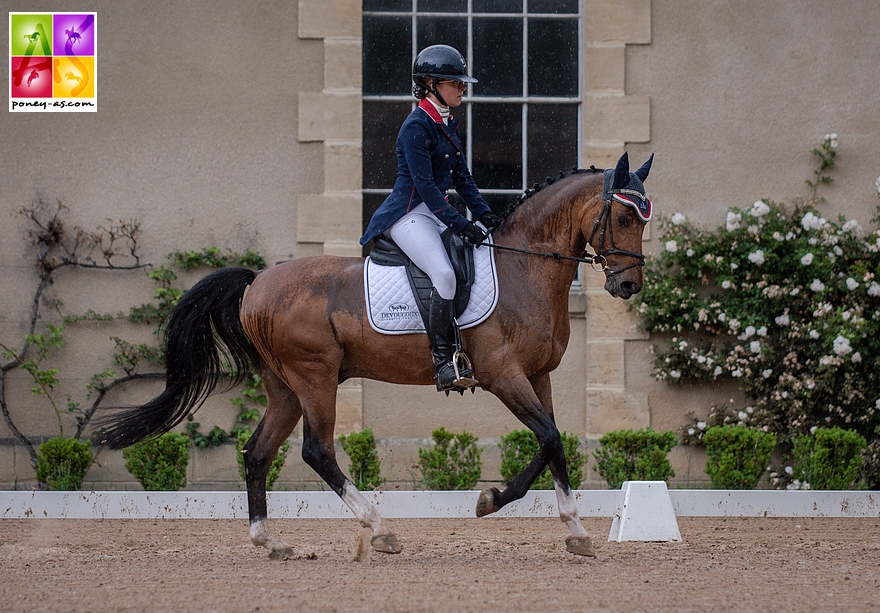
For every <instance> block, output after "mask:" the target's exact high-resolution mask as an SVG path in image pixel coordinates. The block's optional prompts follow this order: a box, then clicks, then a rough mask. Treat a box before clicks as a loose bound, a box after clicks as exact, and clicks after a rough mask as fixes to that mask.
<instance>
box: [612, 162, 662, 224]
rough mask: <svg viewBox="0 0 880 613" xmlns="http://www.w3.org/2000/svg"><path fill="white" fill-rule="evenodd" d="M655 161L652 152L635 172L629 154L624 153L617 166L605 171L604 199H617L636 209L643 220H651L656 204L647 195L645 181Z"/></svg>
mask: <svg viewBox="0 0 880 613" xmlns="http://www.w3.org/2000/svg"><path fill="white" fill-rule="evenodd" d="M653 161H654V154H653V153H652V154H651V157H650V158H648V161H647V162H645V163H644V164H643V165H642V167H641V168H639V169H638V170H637V171H635V172H629V156H628V155H627V154H626V153H624V154H623V155H622V156H621V158H620V160H619V161H618V162H617V167H616V168H614V169H609V170H606V171H605V183H604V185H603V187H602V200H605V201H608V200H612V199H613V200H616V201H617V202H620V203H621V204H624V205H626V206H629V207H632V208H633V209H635V211H636V215H638V217H639V219H641V220H642V221H644V222H648V221H651V217H653V215H654V205H653V204H652V203H651V200H650V198H648V197H647V196H646V195H645V185H644V183H643V181H644V180H645V179H647V178H648V172H649V171H650V170H651V163H652V162H653Z"/></svg>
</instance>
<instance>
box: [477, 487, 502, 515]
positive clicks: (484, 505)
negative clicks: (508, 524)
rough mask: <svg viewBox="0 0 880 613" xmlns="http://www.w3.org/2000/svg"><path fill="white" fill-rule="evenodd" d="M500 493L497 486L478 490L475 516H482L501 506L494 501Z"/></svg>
mask: <svg viewBox="0 0 880 613" xmlns="http://www.w3.org/2000/svg"><path fill="white" fill-rule="evenodd" d="M500 493H501V492H499V491H498V488H497V487H492V488H489V489H488V490H483V491H482V492H480V498H479V499H478V500H477V517H484V516H486V515H489V514H490V513H494V512H495V511H497V510H498V509H500V508H501V507H500V506H498V503H497V502H496V501H497V500H498V495H499V494H500Z"/></svg>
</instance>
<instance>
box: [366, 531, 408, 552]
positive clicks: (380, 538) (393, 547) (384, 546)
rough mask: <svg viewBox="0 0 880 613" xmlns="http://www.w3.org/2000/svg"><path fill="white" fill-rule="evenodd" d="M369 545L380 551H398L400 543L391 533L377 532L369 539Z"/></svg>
mask: <svg viewBox="0 0 880 613" xmlns="http://www.w3.org/2000/svg"><path fill="white" fill-rule="evenodd" d="M370 545H371V546H372V547H373V549H374V550H376V551H379V552H381V553H400V551H401V547H400V543H398V542H397V537H396V536H394V535H393V534H377V535H376V536H374V537H373V538H372V539H370Z"/></svg>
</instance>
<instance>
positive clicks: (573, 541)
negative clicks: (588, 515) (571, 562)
mask: <svg viewBox="0 0 880 613" xmlns="http://www.w3.org/2000/svg"><path fill="white" fill-rule="evenodd" d="M565 548H566V549H568V551H569V552H571V553H573V554H575V555H576V556H586V557H588V558H595V557H596V552H595V551H594V550H593V542H592V541H591V540H590V537H589V536H569V537H568V538H566V539H565Z"/></svg>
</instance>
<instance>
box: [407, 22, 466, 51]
mask: <svg viewBox="0 0 880 613" xmlns="http://www.w3.org/2000/svg"><path fill="white" fill-rule="evenodd" d="M416 31H417V36H416V37H417V38H418V41H417V44H416V46H417V48H418V50H419V51H421V50H422V49H424V48H425V47H428V46H430V45H450V46H452V47H455V48H456V49H458V51H459V52H460V53H461V54H463V55H464V56H465V57H467V18H465V17H418V18H417V21H416Z"/></svg>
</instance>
